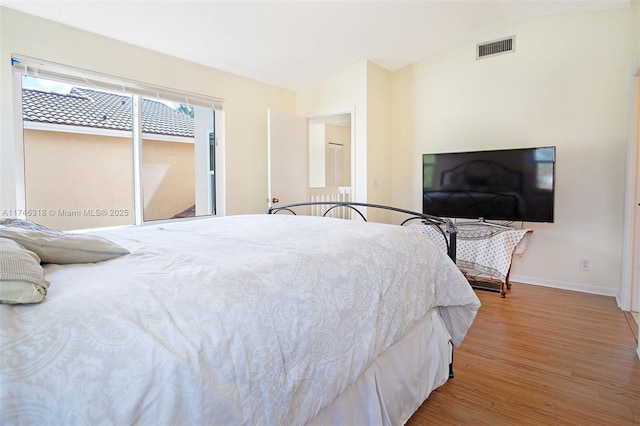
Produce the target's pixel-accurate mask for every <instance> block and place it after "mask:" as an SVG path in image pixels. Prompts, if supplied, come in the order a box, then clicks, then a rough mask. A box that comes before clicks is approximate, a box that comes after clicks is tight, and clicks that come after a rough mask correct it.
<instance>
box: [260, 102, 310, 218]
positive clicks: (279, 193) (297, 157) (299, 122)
mask: <svg viewBox="0 0 640 426" xmlns="http://www.w3.org/2000/svg"><path fill="white" fill-rule="evenodd" d="M267 120H268V125H267V127H268V129H267V132H268V138H267V140H268V151H267V155H268V162H269V166H268V190H267V194H268V196H269V199H268V204H269V207H272V206H276V207H277V206H278V205H283V204H291V203H301V202H305V201H309V155H308V146H309V143H308V139H307V134H308V132H307V119H306V118H303V117H298V116H296V115H292V114H287V113H284V112H280V111H275V110H272V109H269V110H268V111H267Z"/></svg>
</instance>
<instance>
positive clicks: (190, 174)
mask: <svg viewBox="0 0 640 426" xmlns="http://www.w3.org/2000/svg"><path fill="white" fill-rule="evenodd" d="M193 151H194V144H192V143H183V142H166V141H157V140H143V141H142V167H141V175H142V200H143V205H144V220H157V219H169V218H171V217H173V216H175V215H176V214H178V213H180V212H182V211H183V210H186V209H188V208H190V207H192V206H194V205H195V203H196V193H195V190H196V171H195V156H194V152H193Z"/></svg>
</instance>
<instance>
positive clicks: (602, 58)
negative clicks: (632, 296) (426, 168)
mask: <svg viewBox="0 0 640 426" xmlns="http://www.w3.org/2000/svg"><path fill="white" fill-rule="evenodd" d="M634 7H635V8H636V9H633V10H629V9H622V10H615V11H605V12H595V13H585V14H577V15H560V16H550V17H543V18H537V19H522V20H515V21H513V22H512V23H510V24H508V25H503V26H500V27H496V28H493V29H492V30H489V31H487V32H485V33H483V34H481V35H479V36H478V37H474V38H472V39H469V40H467V41H466V42H463V43H460V44H459V45H457V46H454V47H452V48H450V49H447V50H445V51H443V52H442V53H440V54H438V55H437V56H434V57H432V58H430V59H425V60H423V61H421V62H418V63H416V64H413V65H411V66H408V67H406V68H404V69H402V70H400V71H398V72H395V73H394V74H393V75H392V128H393V135H394V144H393V157H392V158H393V163H392V171H393V188H394V190H393V197H392V199H393V203H394V204H396V205H410V206H412V207H413V208H414V209H420V208H421V205H420V193H421V186H420V185H421V166H420V161H421V155H422V154H423V153H427V152H444V151H464V150H476V149H493V148H512V147H530V146H544V145H555V146H557V170H556V173H557V175H556V178H557V180H556V218H555V223H553V224H532V223H527V224H525V226H527V227H531V228H533V229H534V234H533V239H532V241H531V244H530V246H529V249H528V250H527V252H526V253H525V255H524V257H522V258H521V259H518V258H516V259H515V261H514V264H513V269H512V279H514V280H516V281H517V280H520V281H524V282H532V283H537V284H543V285H552V286H556V287H564V288H570V289H578V290H586V291H593V292H597V293H604V294H610V295H615V294H616V291H617V289H618V288H619V285H620V271H621V255H622V252H621V247H622V232H623V229H622V225H623V224H622V220H623V206H624V185H625V179H624V176H625V153H626V147H627V132H628V128H629V127H628V126H629V121H628V120H629V112H630V111H629V107H630V96H631V93H632V87H631V81H632V78H631V76H632V72H633V69H634V64H635V63H636V61H637V60H638V57H637V56H635V55H637V52H638V45H637V44H638V38H637V25H638V20H637V19H635V18H637V16H638V14H637V7H638V4H637V3H636V4H635V5H634ZM510 35H515V36H516V52H515V53H512V54H506V55H501V56H497V57H494V58H489V59H482V60H479V61H476V59H475V45H476V43H479V42H483V41H490V40H494V39H497V38H500V37H504V36H510ZM632 52H636V54H634V53H632ZM369 119H370V120H371V117H369ZM403 188H406V189H403ZM407 189H408V190H407ZM580 258H588V259H591V271H589V272H584V271H580V270H579V267H578V266H579V259H580Z"/></svg>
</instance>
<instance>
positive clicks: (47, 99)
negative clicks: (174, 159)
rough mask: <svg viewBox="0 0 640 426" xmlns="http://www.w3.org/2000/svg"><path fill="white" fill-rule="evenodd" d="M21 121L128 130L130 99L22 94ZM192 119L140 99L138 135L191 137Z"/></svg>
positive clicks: (77, 91) (88, 93)
mask: <svg viewBox="0 0 640 426" xmlns="http://www.w3.org/2000/svg"><path fill="white" fill-rule="evenodd" d="M22 111H23V119H24V121H31V122H38V123H50V124H64V125H69V126H81V127H94V128H99V129H111V130H126V131H130V130H131V119H132V117H131V97H129V96H123V95H117V94H113V93H108V92H100V91H96V90H90V89H83V88H78V87H74V88H73V89H71V91H70V92H69V94H60V93H52V92H42V91H39V90H31V89H23V90H22ZM193 129H194V127H193V118H191V117H190V116H188V115H186V114H184V113H182V112H179V111H176V110H174V109H172V108H170V107H169V106H167V105H165V104H163V103H162V102H157V101H154V100H151V99H146V98H143V99H142V132H143V133H151V134H156V135H167V136H182V137H193Z"/></svg>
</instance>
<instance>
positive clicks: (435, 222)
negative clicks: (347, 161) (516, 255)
mask: <svg viewBox="0 0 640 426" xmlns="http://www.w3.org/2000/svg"><path fill="white" fill-rule="evenodd" d="M311 206H328V207H327V208H326V210H325V211H324V213H323V214H322V216H323V217H326V216H328V215H329V214H330V213H331V212H332V211H334V210H335V209H338V208H344V209H348V210H350V211H353V212H355V213H356V214H357V215H358V216H357V217H360V218H361V219H362V220H364V221H365V222H367V218H366V216H365V215H364V214H363V213H362V211H360V210H359V209H358V207H362V208H375V209H382V210H389V211H392V212H396V213H402V214H404V215H406V216H408V217H406V218H405V219H404V220H403V221H402V222H401V223H400V226H404V225H405V224H407V223H408V222H410V221H413V220H418V221H421V222H423V223H424V224H427V225H431V226H433V227H434V228H435V229H437V230H438V232H439V233H440V234H441V235H442V238H443V239H444V242H445V245H446V247H447V254H448V255H449V257H450V258H451V260H453V262H454V263H455V262H456V235H457V231H456V227H455V225H454V224H453V221H452V220H451V219H448V218H443V217H439V216H433V215H430V214H425V213H417V212H414V211H411V210H405V209H400V208H397V207H391V206H385V205H382V204H370V203H358V202H352V201H307V202H302V203H293V204H284V205H282V206H272V207H269V209H268V210H267V214H276V213H278V212H283V211H286V212H288V213H291V214H294V215H296V214H297V213H296V211H295V210H296V208H299V207H311ZM357 217H356V218H357Z"/></svg>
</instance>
